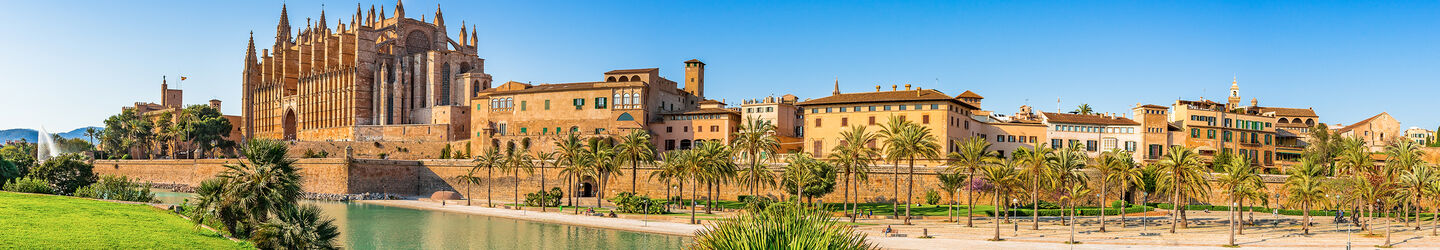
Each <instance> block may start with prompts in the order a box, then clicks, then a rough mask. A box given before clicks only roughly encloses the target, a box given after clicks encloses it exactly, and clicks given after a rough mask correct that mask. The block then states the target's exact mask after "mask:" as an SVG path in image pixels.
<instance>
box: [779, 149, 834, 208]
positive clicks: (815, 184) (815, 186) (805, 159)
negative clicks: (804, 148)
mask: <svg viewBox="0 0 1440 250" xmlns="http://www.w3.org/2000/svg"><path fill="white" fill-rule="evenodd" d="M781 177H782V178H783V179H784V181H782V182H781V185H782V186H784V187H785V189H787V190H791V191H793V192H794V193H795V202H796V203H799V204H804V203H806V202H811V201H813V200H814V198H815V197H818V196H823V195H825V194H829V193H831V192H834V191H835V168H834V167H833V166H831V165H830V164H829V163H826V162H824V161H820V160H816V159H815V158H813V157H811V156H810V154H806V153H797V154H794V155H791V156H790V158H789V159H787V160H786V166H785V172H784V173H782V174H781Z"/></svg>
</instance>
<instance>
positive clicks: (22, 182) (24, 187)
mask: <svg viewBox="0 0 1440 250" xmlns="http://www.w3.org/2000/svg"><path fill="white" fill-rule="evenodd" d="M0 189H4V190H5V191H10V192H20V193H33V194H54V193H55V190H54V189H53V188H50V183H49V182H45V180H42V179H35V178H29V177H23V178H19V179H15V180H14V181H11V182H10V183H5V187H3V188H0Z"/></svg>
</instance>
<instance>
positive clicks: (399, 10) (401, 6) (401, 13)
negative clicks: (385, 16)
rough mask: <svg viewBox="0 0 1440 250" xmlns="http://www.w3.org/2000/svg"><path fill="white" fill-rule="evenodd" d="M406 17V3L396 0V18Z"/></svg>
mask: <svg viewBox="0 0 1440 250" xmlns="http://www.w3.org/2000/svg"><path fill="white" fill-rule="evenodd" d="M404 17H405V3H403V2H401V1H400V0H395V18H404Z"/></svg>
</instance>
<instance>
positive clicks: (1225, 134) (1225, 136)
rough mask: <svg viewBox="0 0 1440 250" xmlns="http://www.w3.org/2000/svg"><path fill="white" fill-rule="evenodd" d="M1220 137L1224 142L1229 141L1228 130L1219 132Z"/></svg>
mask: <svg viewBox="0 0 1440 250" xmlns="http://www.w3.org/2000/svg"><path fill="white" fill-rule="evenodd" d="M1220 139H1221V140H1225V142H1230V131H1225V132H1223V133H1220Z"/></svg>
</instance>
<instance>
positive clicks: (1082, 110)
mask: <svg viewBox="0 0 1440 250" xmlns="http://www.w3.org/2000/svg"><path fill="white" fill-rule="evenodd" d="M1070 113H1075V114H1081V115H1089V114H1094V113H1095V110H1094V109H1091V108H1090V104H1085V103H1082V104H1080V106H1078V107H1075V111H1070Z"/></svg>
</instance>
